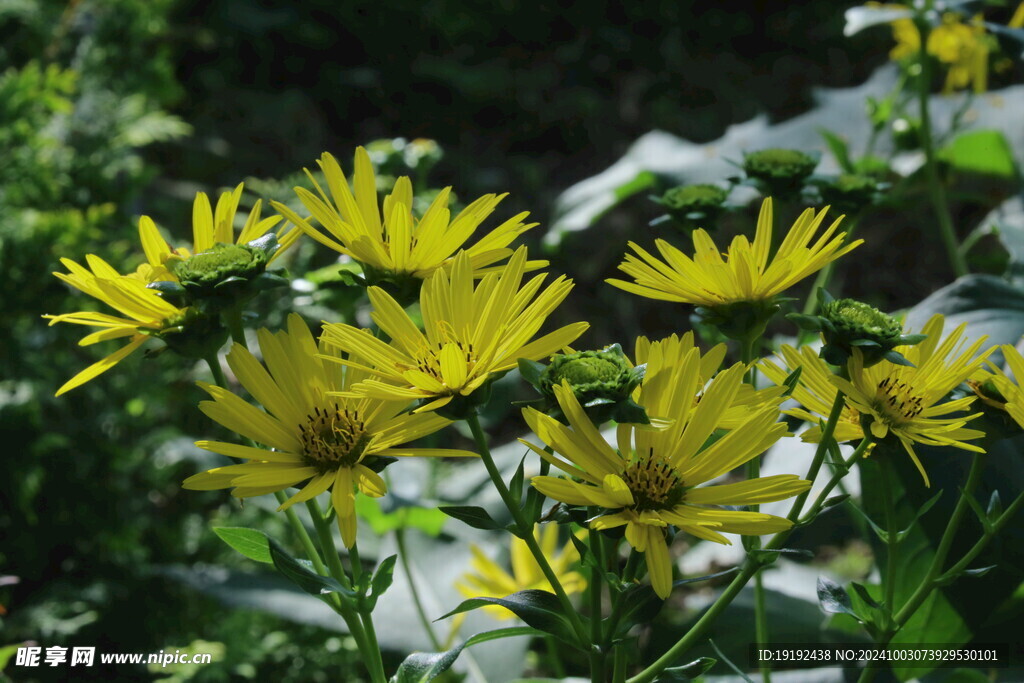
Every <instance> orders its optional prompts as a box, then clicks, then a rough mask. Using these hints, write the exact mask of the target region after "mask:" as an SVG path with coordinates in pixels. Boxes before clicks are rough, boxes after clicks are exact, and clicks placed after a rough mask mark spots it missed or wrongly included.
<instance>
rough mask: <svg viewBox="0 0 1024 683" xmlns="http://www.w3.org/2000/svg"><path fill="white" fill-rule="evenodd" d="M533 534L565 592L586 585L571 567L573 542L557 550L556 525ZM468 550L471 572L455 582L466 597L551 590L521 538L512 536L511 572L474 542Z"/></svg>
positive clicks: (498, 612)
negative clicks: (470, 554)
mask: <svg viewBox="0 0 1024 683" xmlns="http://www.w3.org/2000/svg"><path fill="white" fill-rule="evenodd" d="M533 535H534V538H536V539H537V544H538V545H539V546H540V548H541V550H542V551H544V557H546V558H547V560H548V564H550V565H551V569H552V571H554V572H555V576H557V577H558V580H559V583H561V584H562V588H563V589H565V592H566V594H568V595H571V594H573V593H578V592H580V591H582V590H583V589H584V588H586V587H587V580H586V579H585V578H583V575H582V574H580V573H579V572H578V571H575V570H574V569H573V567H574V566H575V565H576V563H577V562H578V561H579V557H578V555H577V553H576V551H575V548H573V547H572V542H571V541H570V542H567V543H566V544H565V546H564V547H563V548H562V550H561V551H560V552H559V551H558V547H557V546H558V525H557V524H546V525H544V526H543V527H542V528H541V530H540V533H538V530H537V529H536V528H535V529H534V532H533ZM469 550H470V552H471V553H472V554H473V560H472V563H471V566H472V568H473V571H472V572H470V573H466V574H463V575H462V577H461V578H460V579H459V580H458V582H457V583H456V584H455V587H456V588H457V589H458V590H459V592H460V593H462V594H463V595H465V596H466V597H467V598H503V597H505V596H507V595H512V594H513V593H517V592H519V591H523V590H544V591H552V590H553V589H552V587H551V583H550V582H549V581H548V580H547V577H545V576H544V572H543V571H542V570H541V568H540V565H538V564H537V560H536V559H535V558H534V557H533V554H532V553H531V552H530V549H529V547H528V546H527V545H526V541H524V540H523V539H521V538H517V537H515V536H513V537H512V545H511V548H510V550H511V562H512V573H511V574H510V573H509V572H507V571H505V569H504V568H502V566H501V565H499V564H498V563H497V562H495V561H494V560H492V559H490V558H489V557H487V555H485V554H484V552H483V550H481V549H480V548H479V547H478V546H477V545H475V544H474V545H470V547H469ZM484 609H485V610H487V612H489V613H490V614H491V615H492V616H494V617H496V618H498V619H513V618H515V614H513V613H512V612H510V611H509V610H507V609H505V608H504V607H500V606H498V605H493V606H490V607H485V608H484Z"/></svg>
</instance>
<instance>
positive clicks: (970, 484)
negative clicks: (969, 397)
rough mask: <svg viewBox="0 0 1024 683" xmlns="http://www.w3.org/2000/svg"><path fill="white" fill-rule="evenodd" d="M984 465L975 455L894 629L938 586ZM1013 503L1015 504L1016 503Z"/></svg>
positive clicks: (899, 613)
mask: <svg viewBox="0 0 1024 683" xmlns="http://www.w3.org/2000/svg"><path fill="white" fill-rule="evenodd" d="M984 465H985V455H984V453H975V454H974V457H973V460H972V461H971V470H970V472H969V473H968V475H967V483H966V484H965V485H964V489H963V492H962V493H961V494H960V500H958V501H957V503H956V507H955V508H953V514H952V516H950V518H949V523H948V524H946V530H945V532H943V534H942V540H940V541H939V547H938V548H937V549H936V550H935V557H933V558H932V563H931V565H930V566H929V567H928V573H927V574H925V576H924V580H923V581H921V583H920V585H919V586H918V588H917V590H916V591H914V593H913V594H912V595H911V596H910V598H909V599H908V600H907V602H906V603H905V604H904V605H903V606H902V607H901V608H900V610H899V612H897V613H896V618H895V621H896V624H895V626H896V628H899V627H900V626H902V625H903V624H905V623H907V620H908V619H910V617H911V616H913V615H914V612H916V611H917V610H918V608H920V607H921V605H922V604H923V603H924V601H925V600H927V599H928V596H929V595H931V592H932V591H933V590H934V589H935V588H936V587H937V586H938V583H939V582H938V581H937V579H939V577H940V575H941V574H942V566H943V565H944V564H945V563H946V556H947V555H949V550H950V548H951V547H952V546H953V538H954V537H955V536H956V532H957V530H958V529H959V527H960V522H961V521H962V520H963V517H964V515H965V514H966V512H967V508H968V507H969V506H970V504H969V503H968V502H967V499H968V496H972V495H974V490H975V489H976V488H977V486H978V483H979V482H980V481H981V473H982V470H983V469H984ZM1014 502H1015V503H1016V501H1014ZM1000 519H1002V517H1001V518H1000Z"/></svg>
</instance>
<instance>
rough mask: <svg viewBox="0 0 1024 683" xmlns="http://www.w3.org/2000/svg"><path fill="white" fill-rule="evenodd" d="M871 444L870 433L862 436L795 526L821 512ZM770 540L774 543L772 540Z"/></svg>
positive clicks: (805, 522) (804, 522) (872, 438)
mask: <svg viewBox="0 0 1024 683" xmlns="http://www.w3.org/2000/svg"><path fill="white" fill-rule="evenodd" d="M873 442H874V437H873V436H871V433H870V432H868V433H867V434H865V435H864V438H863V439H861V441H860V443H859V444H857V448H856V449H855V450H854V451H853V453H852V454H851V455H850V457H849V458H847V459H846V460H844V461H843V464H842V466H840V467H838V468H837V469H836V472H835V473H834V474H833V475H832V478H831V479H829V481H828V483H827V484H825V488H823V489H822V490H821V493H819V494H818V497H817V498H815V499H814V504H813V505H811V509H810V510H808V511H807V514H806V515H804V516H803V517H802V518H800V521H798V522H796V525H797V526H802V525H804V524H807V523H808V522H810V521H811V520H812V519H814V518H815V517H817V516H818V513H819V512H821V508H823V507H824V506H825V501H826V500H828V495H829V494H830V493H832V489H834V488H835V487H836V486H837V485H838V484H839V482H840V480H842V478H843V477H845V476H846V475H847V474H848V473H849V471H850V469H851V468H852V467H853V466H854V465H855V464H856V463H857V461H858V460H860V459H861V458H863V457H864V454H865V453H867V451H868V447H869V446H871V444H872V443H873ZM776 538H777V536H776ZM772 540H773V541H774V539H772ZM769 547H771V546H769Z"/></svg>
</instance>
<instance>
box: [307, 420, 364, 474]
mask: <svg viewBox="0 0 1024 683" xmlns="http://www.w3.org/2000/svg"><path fill="white" fill-rule="evenodd" d="M306 420H307V421H306V422H305V423H303V424H300V425H299V433H300V439H301V441H302V449H303V454H304V455H305V457H306V462H307V464H308V465H309V466H310V467H315V468H316V469H317V470H318V471H320V472H329V471H333V470H337V469H338V468H339V467H352V466H353V465H355V464H356V463H357V462H359V461H360V460H361V459H362V458H363V454H364V452H365V451H366V447H367V445H369V443H370V435H369V434H367V432H366V425H365V423H364V422H363V420H362V418H361V417H360V415H359V413H358V412H357V411H355V410H352V409H350V408H345V409H341V408H339V407H337V406H332V407H330V408H324V409H321V408H319V407H317V408H314V409H313V413H312V414H311V415H307V416H306Z"/></svg>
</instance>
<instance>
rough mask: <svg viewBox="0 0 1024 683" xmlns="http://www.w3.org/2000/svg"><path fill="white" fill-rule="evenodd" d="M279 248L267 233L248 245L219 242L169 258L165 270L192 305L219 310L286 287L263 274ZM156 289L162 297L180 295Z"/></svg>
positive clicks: (168, 288) (278, 279) (168, 289)
mask: <svg viewBox="0 0 1024 683" xmlns="http://www.w3.org/2000/svg"><path fill="white" fill-rule="evenodd" d="M280 248H281V245H280V244H279V243H278V242H277V236H276V235H274V234H273V233H268V234H266V235H264V236H263V237H260V238H259V239H255V240H253V241H252V242H249V243H247V244H221V243H219V244H215V245H213V247H212V248H210V249H207V250H206V251H201V252H199V253H197V254H193V255H192V256H190V257H188V258H180V257H176V256H174V257H171V258H170V259H168V261H167V267H168V269H169V270H170V271H171V272H172V273H174V275H175V277H177V278H178V280H179V282H180V287H181V288H182V289H184V291H185V293H187V295H188V296H189V297H190V298H191V299H192V300H193V301H194V303H195V305H198V306H199V307H200V308H203V309H204V310H219V309H221V308H225V307H228V306H231V305H236V304H239V303H241V302H244V301H246V300H248V299H250V298H252V297H253V296H255V295H256V293H258V292H260V291H262V290H264V289H270V288H272V287H278V286H282V285H285V284H287V280H285V279H284V278H281V277H280V276H278V275H275V274H273V273H267V272H266V269H267V264H268V263H269V262H270V259H271V257H272V256H273V255H274V253H275V252H276V251H277V250H278V249H280ZM154 284H158V283H154ZM155 288H157V289H160V290H161V292H162V293H163V294H164V296H165V297H178V298H180V292H179V291H178V289H177V288H175V287H173V286H169V285H160V286H157V287H155ZM171 290H174V291H171Z"/></svg>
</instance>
